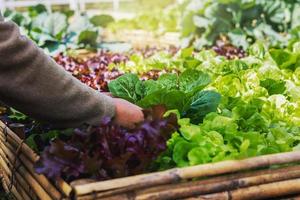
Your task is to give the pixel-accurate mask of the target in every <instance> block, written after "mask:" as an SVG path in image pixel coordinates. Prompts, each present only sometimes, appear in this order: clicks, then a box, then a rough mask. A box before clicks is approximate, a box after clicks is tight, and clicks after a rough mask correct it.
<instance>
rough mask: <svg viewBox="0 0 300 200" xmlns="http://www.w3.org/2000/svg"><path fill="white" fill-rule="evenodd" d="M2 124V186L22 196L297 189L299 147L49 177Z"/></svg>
mask: <svg viewBox="0 0 300 200" xmlns="http://www.w3.org/2000/svg"><path fill="white" fill-rule="evenodd" d="M0 127H1V134H0V156H1V163H0V167H1V174H2V175H3V183H4V188H5V190H6V191H7V192H11V193H12V194H13V196H14V197H15V198H16V199H20V200H21V199H25V200H26V199H43V200H44V199H49V200H50V199H81V200H84V199H149V200H150V199H178V198H180V199H184V198H190V199H207V198H209V199H228V198H231V199H254V197H255V199H269V198H274V197H281V196H287V195H296V194H300V166H299V165H297V164H296V163H299V162H300V152H298V151H296V152H290V153H281V154H273V155H266V156H260V157H254V158H249V159H245V160H240V161H223V162H218V163H213V164H205V165H197V166H192V167H186V168H175V169H170V170H166V171H162V172H156V173H149V174H143V175H138V176H131V177H126V178H119V179H113V180H108V181H99V182H95V181H93V180H76V181H73V182H72V183H66V182H65V181H63V180H56V181H50V180H48V179H47V178H46V177H44V176H43V175H38V174H36V173H35V172H34V170H33V164H34V162H36V161H37V160H38V156H37V155H36V154H35V153H34V152H33V151H32V150H31V149H30V148H29V147H28V146H27V145H26V144H24V143H23V141H22V140H21V139H20V138H19V137H18V136H17V135H16V134H15V133H14V132H13V131H11V130H10V129H9V128H7V127H6V125H5V124H4V123H2V122H0ZM271 166H276V167H271ZM192 197H194V198H192Z"/></svg>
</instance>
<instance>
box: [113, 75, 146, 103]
mask: <svg viewBox="0 0 300 200" xmlns="http://www.w3.org/2000/svg"><path fill="white" fill-rule="evenodd" d="M108 88H109V91H110V92H111V93H112V94H113V95H114V96H116V97H120V98H123V99H126V100H128V101H130V102H132V103H136V102H137V101H139V100H140V99H141V98H142V97H143V95H144V85H143V83H142V82H141V81H140V80H139V78H138V76H137V75H136V74H125V75H123V76H121V77H119V78H117V79H116V80H113V81H111V82H110V83H109V84H108Z"/></svg>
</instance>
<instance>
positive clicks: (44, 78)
mask: <svg viewBox="0 0 300 200" xmlns="http://www.w3.org/2000/svg"><path fill="white" fill-rule="evenodd" d="M0 101H3V102H4V103H5V104H7V105H9V106H12V107H14V108H16V109H18V110H20V111H21V112H23V113H25V114H27V115H30V116H32V117H34V118H36V119H39V120H42V121H46V122H50V123H52V124H54V125H56V126H59V127H75V126H79V125H81V124H83V123H89V124H93V125H96V124H98V122H99V121H100V120H101V118H102V117H104V116H109V117H112V116H113V115H114V109H115V108H114V105H113V102H112V99H111V98H110V97H107V96H104V95H101V94H100V93H99V92H97V91H95V90H93V89H91V88H89V87H87V86H86V85H84V84H83V83H81V82H80V81H78V80H77V79H75V78H74V77H72V76H71V75H70V74H69V73H67V72H65V71H64V70H63V69H62V67H60V66H58V65H57V64H56V63H55V62H54V61H53V60H52V59H51V58H49V57H48V56H47V55H45V54H44V53H43V51H42V50H40V49H39V48H38V47H37V46H36V45H35V44H34V43H33V42H32V41H30V40H28V39H27V38H25V37H23V36H21V35H20V33H19V30H18V28H17V26H16V25H15V24H14V23H11V22H3V21H1V20H0Z"/></svg>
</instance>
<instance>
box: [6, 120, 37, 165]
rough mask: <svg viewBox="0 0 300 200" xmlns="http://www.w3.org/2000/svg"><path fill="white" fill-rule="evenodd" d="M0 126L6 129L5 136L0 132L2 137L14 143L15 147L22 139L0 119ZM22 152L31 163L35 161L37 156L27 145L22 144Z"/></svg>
mask: <svg viewBox="0 0 300 200" xmlns="http://www.w3.org/2000/svg"><path fill="white" fill-rule="evenodd" d="M0 127H1V128H2V129H3V130H6V131H7V138H6V137H5V136H4V133H1V132H0V135H3V136H4V139H5V140H7V141H8V142H9V143H11V144H16V146H17V147H18V146H19V145H20V144H21V143H22V140H21V139H20V138H19V137H18V136H17V135H16V134H15V133H14V132H12V131H11V130H10V129H9V128H8V127H7V126H6V125H5V124H4V123H3V122H2V121H0ZM22 152H24V155H26V156H27V157H28V158H29V160H31V161H32V162H33V163H35V162H36V161H38V159H39V156H38V155H37V154H36V153H35V152H34V151H33V150H32V149H30V148H29V147H28V146H27V145H22Z"/></svg>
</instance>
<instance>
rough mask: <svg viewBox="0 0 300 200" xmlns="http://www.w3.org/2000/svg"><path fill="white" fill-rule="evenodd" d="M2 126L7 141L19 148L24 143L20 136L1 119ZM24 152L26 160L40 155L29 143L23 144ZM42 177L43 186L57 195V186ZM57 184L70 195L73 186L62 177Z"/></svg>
mask: <svg viewBox="0 0 300 200" xmlns="http://www.w3.org/2000/svg"><path fill="white" fill-rule="evenodd" d="M0 128H1V129H2V130H6V131H7V137H6V138H5V141H7V142H8V143H9V144H10V145H11V146H13V147H14V148H17V147H19V146H20V144H21V143H22V140H21V139H20V138H18V136H17V135H16V134H14V133H13V132H12V131H11V130H10V129H8V128H6V125H5V124H4V123H3V122H1V121H0ZM0 136H2V138H4V137H3V134H0ZM22 154H23V155H24V156H25V157H27V159H26V160H28V161H30V162H32V163H35V162H36V161H37V160H38V159H39V156H38V155H37V154H36V153H35V152H34V151H33V150H32V149H30V148H29V147H28V146H27V145H22V149H21V155H22ZM24 156H21V159H22V158H23V160H24V159H25V158H24ZM25 162H26V161H25ZM36 175H37V174H36ZM42 179H43V180H41V179H39V181H42V182H40V183H41V184H43V182H44V184H43V186H44V187H46V188H47V190H48V189H50V192H51V194H54V195H57V193H56V192H55V190H56V189H55V187H52V188H51V183H50V182H49V181H48V180H47V179H46V178H42ZM45 179H46V180H45ZM55 186H56V187H57V188H58V189H59V191H60V192H62V194H63V195H64V196H66V197H69V196H70V194H71V191H72V188H71V186H70V185H69V184H68V183H66V182H65V181H64V180H62V179H58V180H56V181H55Z"/></svg>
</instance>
